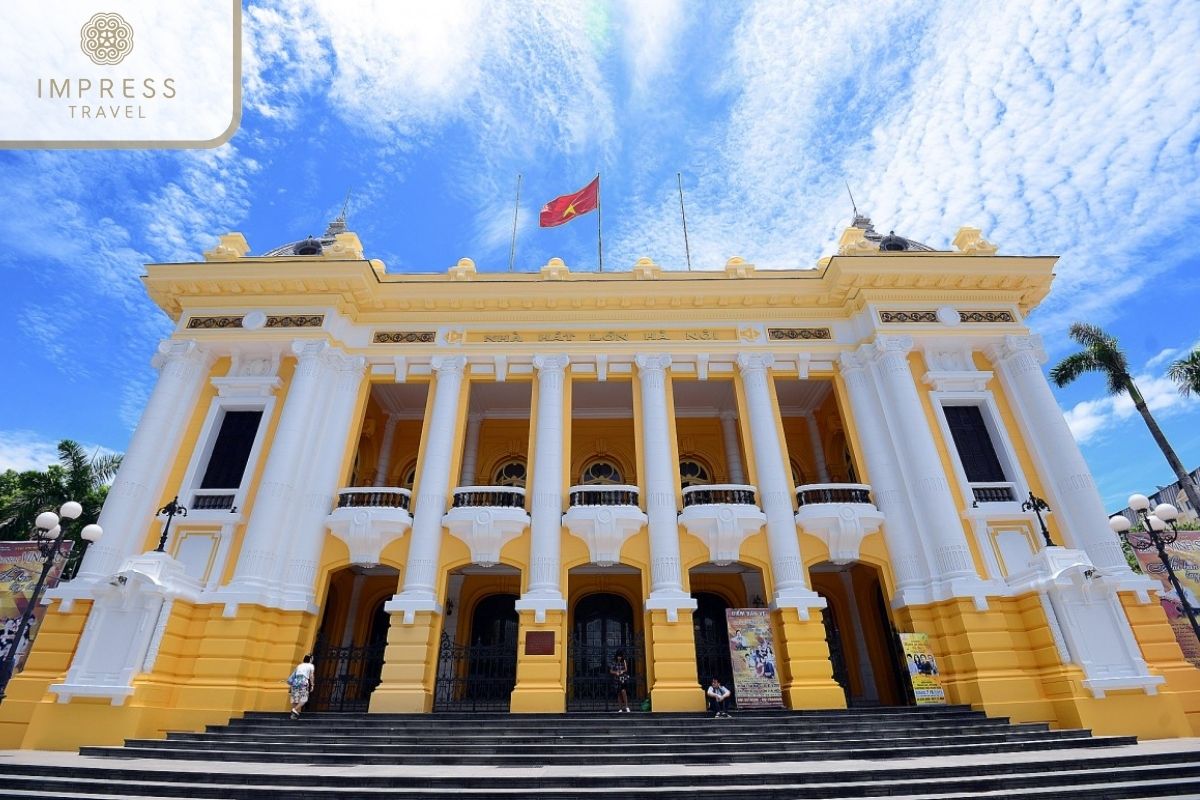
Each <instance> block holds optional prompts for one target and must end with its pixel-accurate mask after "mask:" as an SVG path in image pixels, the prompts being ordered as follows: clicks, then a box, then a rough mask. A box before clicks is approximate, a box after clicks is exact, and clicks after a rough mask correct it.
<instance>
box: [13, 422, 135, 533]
mask: <svg viewBox="0 0 1200 800" xmlns="http://www.w3.org/2000/svg"><path fill="white" fill-rule="evenodd" d="M120 465H121V456H120V455H115V454H103V455H102V454H99V453H94V454H92V455H88V453H87V452H86V451H85V450H84V449H83V447H81V446H80V445H79V443H78V442H73V441H71V440H70V439H64V440H62V441H61V442H59V443H58V463H57V464H51V465H50V466H49V467H48V468H47V469H44V470H29V471H27V472H16V471H14V470H8V471H6V472H4V473H3V474H2V475H0V540H10V541H11V540H14V539H26V538H28V537H29V534H30V532H32V531H33V527H34V520H35V519H37V515H38V514H40V513H41V512H43V511H57V510H58V508H59V506H61V505H62V504H63V503H65V502H67V501H68V500H76V501H78V502H79V503H80V504H81V505H82V506H83V514H82V515H80V517H79V520H78V521H77V522H76V523H75V524H73V525H72V526H71V528H70V531H69V533H70V538H72V539H78V536H79V531H80V530H81V529H82V528H83V526H84V525H87V524H90V523H92V522H95V521H96V520H97V519H98V518H99V516H100V507H101V506H103V505H104V498H105V497H106V496H107V495H108V484H109V482H110V481H111V480H112V479H113V476H114V475H116V474H117V467H119V466H120Z"/></svg>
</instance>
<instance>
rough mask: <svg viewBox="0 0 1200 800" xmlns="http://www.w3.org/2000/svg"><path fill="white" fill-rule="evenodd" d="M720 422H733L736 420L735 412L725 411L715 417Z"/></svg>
mask: <svg viewBox="0 0 1200 800" xmlns="http://www.w3.org/2000/svg"><path fill="white" fill-rule="evenodd" d="M717 416H718V417H719V418H720V419H721V420H722V421H727V422H734V421H736V420H737V412H736V411H733V410H732V409H728V408H727V409H725V410H724V411H722V412H721V413H720V414H718V415H717Z"/></svg>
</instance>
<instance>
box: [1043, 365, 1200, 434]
mask: <svg viewBox="0 0 1200 800" xmlns="http://www.w3.org/2000/svg"><path fill="white" fill-rule="evenodd" d="M1133 380H1134V383H1136V384H1137V387H1138V389H1139V390H1140V391H1141V393H1142V397H1143V398H1144V399H1145V401H1146V407H1147V408H1149V409H1150V411H1151V413H1153V414H1154V415H1155V417H1156V418H1158V417H1166V416H1171V415H1173V414H1178V413H1180V412H1183V411H1190V410H1194V409H1195V408H1196V406H1197V404H1198V403H1200V398H1197V397H1194V396H1193V397H1184V396H1183V395H1181V394H1180V393H1179V390H1178V389H1177V388H1176V386H1175V383H1174V382H1173V381H1171V380H1170V379H1169V378H1166V377H1156V376H1153V375H1149V374H1146V375H1138V376H1136V377H1134V379H1133ZM1063 416H1065V417H1066V419H1067V424H1068V425H1070V426H1071V433H1072V434H1074V436H1075V441H1077V442H1079V443H1080V444H1085V443H1087V442H1089V441H1092V440H1095V439H1097V438H1098V437H1099V438H1103V435H1104V434H1106V433H1110V432H1112V431H1113V430H1114V428H1115V427H1116V426H1118V425H1123V424H1124V423H1126V422H1128V421H1129V420H1131V419H1133V418H1135V417H1136V418H1137V420H1138V423H1139V424H1141V415H1140V414H1139V413H1138V411H1137V408H1136V407H1135V406H1134V404H1133V400H1131V399H1130V398H1129V395H1127V394H1124V393H1122V394H1119V395H1109V396H1106V397H1101V398H1099V399H1096V400H1084V401H1082V402H1080V403H1076V404H1075V405H1074V406H1072V407H1071V408H1070V410H1068V411H1066V412H1065V413H1064V415H1063Z"/></svg>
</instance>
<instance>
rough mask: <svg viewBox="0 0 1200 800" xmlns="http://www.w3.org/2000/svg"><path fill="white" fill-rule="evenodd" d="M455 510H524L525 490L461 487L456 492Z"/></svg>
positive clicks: (498, 487) (506, 487) (514, 487)
mask: <svg viewBox="0 0 1200 800" xmlns="http://www.w3.org/2000/svg"><path fill="white" fill-rule="evenodd" d="M451 505H452V507H453V508H524V507H525V490H524V489H522V488H521V487H520V486H459V487H458V488H457V489H455V490H454V500H453V502H452V504H451Z"/></svg>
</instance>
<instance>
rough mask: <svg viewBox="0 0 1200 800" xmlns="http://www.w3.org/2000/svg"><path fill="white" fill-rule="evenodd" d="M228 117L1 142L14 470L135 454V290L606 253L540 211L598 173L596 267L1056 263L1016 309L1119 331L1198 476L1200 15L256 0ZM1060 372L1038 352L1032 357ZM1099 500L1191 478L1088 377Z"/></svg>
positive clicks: (582, 265)
mask: <svg viewBox="0 0 1200 800" xmlns="http://www.w3.org/2000/svg"><path fill="white" fill-rule="evenodd" d="M243 13H244V20H243V23H244V24H243V28H244V30H243V45H244V53H245V55H244V63H243V84H244V112H243V117H242V125H241V128H240V130H239V131H238V132H237V134H236V135H235V136H234V137H233V139H232V140H231V141H230V142H229V143H228V144H227V145H224V146H222V147H220V148H217V149H213V150H192V151H180V152H167V151H124V152H122V151H79V152H68V151H57V152H50V151H22V152H16V151H7V152H0V186H2V187H3V191H2V192H0V239H2V241H3V245H0V280H2V281H3V284H2V285H3V289H4V291H2V292H0V348H2V350H0V352H3V355H4V361H5V365H6V367H7V369H6V370H5V373H6V375H7V376H8V377H7V378H6V381H5V384H6V385H5V389H6V391H4V392H3V393H2V394H0V469H3V468H8V467H11V468H16V469H27V468H35V467H41V466H43V465H45V464H46V463H48V462H49V461H50V460H52V459H53V457H54V443H55V442H57V441H58V440H59V439H62V438H73V439H76V440H78V441H80V442H83V443H85V444H86V445H87V446H89V447H95V448H103V449H108V450H114V451H121V450H123V449H124V447H125V445H126V444H127V443H128V440H129V437H130V434H131V433H132V430H133V426H134V425H135V424H136V422H137V419H138V416H139V414H140V411H141V409H142V407H143V405H144V403H145V401H146V398H147V396H148V394H149V391H150V388H151V387H152V386H153V381H154V379H155V372H154V370H153V369H152V368H151V367H150V363H149V362H150V358H151V356H152V354H153V352H154V348H155V346H156V344H157V342H158V341H159V340H160V339H161V338H163V337H165V336H167V335H169V333H170V332H171V328H172V326H171V323H170V321H169V320H168V319H167V318H166V317H165V316H164V315H163V314H162V313H161V312H160V311H159V310H158V309H157V308H156V307H155V306H154V305H153V304H152V303H151V302H150V301H149V300H148V299H147V297H146V295H145V292H144V291H143V288H142V285H141V283H140V281H139V275H141V274H142V272H143V265H144V264H145V263H148V262H155V261H172V260H197V259H199V258H200V257H201V253H202V252H203V251H204V250H206V249H209V248H211V247H212V246H214V245H215V244H216V240H217V237H218V236H219V235H220V234H222V233H225V232H227V231H234V230H236V231H241V232H243V233H244V234H245V235H246V237H247V239H248V240H249V242H250V245H251V252H252V253H255V254H258V253H263V252H265V251H267V250H269V249H271V248H273V247H276V246H278V245H280V244H283V243H285V242H289V241H293V240H295V239H298V238H301V237H303V236H305V235H307V234H319V233H321V232H322V231H323V230H324V228H325V225H326V224H327V222H328V221H329V220H330V219H331V218H333V217H334V216H335V215H336V214H337V213H338V211H339V210H340V209H341V207H342V205H343V203H344V202H346V198H347V196H349V202H348V214H349V221H350V227H351V228H352V229H353V230H355V231H356V232H357V233H358V234H359V236H360V237H361V239H362V241H363V243H364V245H365V248H366V250H367V254H368V255H369V256H371V257H377V258H381V259H382V260H383V261H384V262H385V263H386V264H387V269H388V271H390V272H404V271H421V272H431V271H442V270H445V269H446V268H447V267H449V266H450V265H452V264H454V263H456V262H457V261H458V259H459V258H461V257H464V256H468V257H470V258H472V259H474V260H475V262H476V263H477V265H478V267H479V269H481V270H485V271H486V270H495V271H500V270H504V269H506V268H507V264H508V254H509V243H510V237H511V235H512V218H513V202H514V193H515V189H516V178H517V175H518V174H521V175H522V176H523V177H522V187H521V202H520V215H519V219H520V223H519V229H518V236H517V252H516V266H517V269H518V270H536V269H537V268H539V267H540V266H541V265H542V264H545V263H546V261H547V260H548V259H549V258H550V257H551V256H559V257H561V258H563V259H564V260H565V261H566V262H567V264H568V265H570V266H571V267H572V268H573V269H576V270H587V269H595V268H596V266H597V262H596V259H597V253H596V237H595V234H596V231H595V227H594V223H593V219H594V217H589V218H588V219H587V220H581V221H580V222H577V223H573V224H569V225H565V226H563V227H560V228H555V229H548V230H541V229H539V228H538V227H537V212H538V209H539V208H540V207H541V205H542V204H543V203H545V202H546V201H547V200H549V199H550V198H551V197H554V196H556V195H559V194H564V193H566V192H569V191H573V190H575V189H578V188H580V187H582V186H583V185H584V184H586V183H587V182H588V181H589V180H590V179H591V178H592V177H593V176H594V175H595V174H596V173H597V172H599V173H601V175H602V181H601V185H602V194H601V197H602V213H603V239H604V261H605V267H606V269H628V268H630V267H631V266H632V264H633V263H634V262H635V261H636V260H637V258H639V257H641V256H648V257H650V258H652V259H653V260H654V261H656V262H658V263H660V264H662V265H663V266H664V267H665V268H667V269H683V268H685V266H686V265H685V257H684V248H683V238H682V234H681V230H680V224H679V205H678V204H679V198H678V194H677V190H676V173H680V174H681V176H682V183H683V189H684V192H685V194H686V198H687V220H688V232H689V235H690V245H691V254H692V262H693V266H694V268H696V269H721V268H722V267H723V265H724V263H725V262H726V261H727V260H728V259H729V258H730V257H731V256H734V255H738V256H742V257H743V258H745V259H746V260H747V261H749V262H751V263H753V264H755V265H757V267H758V268H760V269H767V268H807V267H815V265H816V261H817V259H818V258H819V257H820V256H822V255H827V254H830V253H832V252H833V251H834V250H835V246H836V241H837V238H838V236H839V235H840V232H841V230H842V229H843V228H845V227H846V226H847V225H848V224H849V221H850V216H851V208H850V202H849V199H848V198H847V194H846V185H847V184H849V186H850V187H851V189H852V190H853V192H854V198H855V200H856V202H857V205H858V208H859V210H860V211H862V212H864V213H866V214H869V215H870V216H871V218H872V219H873V220H874V223H875V225H876V228H877V229H879V230H880V231H881V232H886V231H887V230H893V229H894V230H895V231H896V232H898V233H900V234H902V235H905V236H907V237H909V238H912V239H916V240H918V241H922V242H926V243H928V244H930V245H933V246H935V247H941V248H948V247H949V242H950V240H951V239H952V238H953V236H954V233H955V231H956V230H957V229H958V228H959V227H960V226H963V225H974V226H977V227H980V228H982V229H983V231H984V235H985V236H986V238H988V239H989V240H990V241H992V242H994V243H995V244H997V245H998V246H999V247H1000V252H1001V254H1038V255H1042V254H1055V255H1061V260H1060V261H1059V262H1058V268H1057V278H1056V280H1055V283H1054V288H1053V291H1052V292H1051V294H1050V296H1049V298H1048V299H1047V300H1046V301H1045V303H1043V305H1042V306H1041V308H1039V309H1038V311H1037V312H1036V313H1035V314H1034V315H1033V316H1032V317H1031V318H1030V320H1029V322H1030V324H1031V326H1032V327H1033V328H1034V329H1035V330H1036V331H1037V332H1038V333H1040V334H1041V335H1042V336H1043V337H1044V339H1045V345H1046V349H1047V352H1048V353H1049V355H1050V358H1051V363H1053V362H1054V361H1055V360H1057V359H1059V358H1061V357H1063V356H1064V355H1067V354H1068V353H1070V352H1071V351H1072V349H1073V344H1072V343H1071V342H1070V340H1069V339H1068V338H1067V328H1068V326H1069V325H1070V323H1072V322H1074V321H1078V320H1082V321H1087V322H1091V323H1094V324H1099V325H1102V326H1104V327H1105V328H1106V329H1107V330H1109V331H1110V332H1111V333H1113V334H1114V335H1115V336H1117V337H1118V338H1119V340H1120V342H1121V344H1122V346H1123V347H1124V349H1125V351H1126V353H1127V354H1128V357H1129V360H1130V364H1131V367H1132V368H1133V369H1134V372H1135V373H1136V377H1137V380H1138V383H1139V386H1140V387H1141V389H1142V391H1143V393H1144V394H1145V395H1146V396H1147V399H1148V400H1149V403H1150V407H1151V408H1152V409H1153V411H1154V412H1155V413H1156V415H1157V417H1158V419H1159V421H1160V424H1161V425H1162V427H1163V429H1164V430H1165V432H1166V433H1167V435H1168V437H1169V438H1170V439H1171V440H1172V442H1173V443H1174V445H1175V447H1176V450H1177V451H1178V453H1179V455H1180V458H1181V459H1182V460H1183V462H1184V464H1185V465H1186V466H1187V467H1189V468H1191V467H1195V466H1197V465H1200V426H1198V425H1197V422H1198V421H1200V408H1198V405H1197V404H1198V403H1200V399H1197V398H1190V399H1189V398H1184V397H1182V396H1180V395H1179V393H1178V392H1176V391H1175V388H1174V386H1173V385H1172V384H1171V383H1170V382H1168V381H1167V380H1166V379H1165V378H1164V370H1165V368H1166V366H1167V365H1168V364H1169V363H1170V361H1171V360H1172V359H1173V358H1177V357H1179V356H1180V355H1183V354H1186V353H1187V352H1188V351H1189V350H1190V349H1191V348H1192V347H1193V346H1194V345H1195V344H1197V342H1198V341H1200V321H1198V319H1197V315H1196V314H1195V312H1194V311H1193V309H1194V308H1195V306H1196V303H1197V301H1198V300H1200V279H1198V277H1197V274H1196V270H1197V267H1200V248H1197V247H1196V240H1197V235H1196V230H1197V227H1198V223H1200V59H1198V58H1196V54H1195V50H1196V43H1197V42H1200V4H1197V3H1195V2H1193V0H1146V2H1122V1H1119V0H1111V1H1106V0H1086V2H1070V1H1069V0H1031V1H1030V2H1022V3H1013V2H999V1H997V2H968V1H966V0H957V1H955V2H946V3H936V2H930V0H919V1H917V2H871V3H857V4H850V3H844V2H842V3H838V2H779V0H772V1H771V2H751V1H747V2H739V3H728V2H712V3H701V2H687V3H685V2H682V0H606V1H601V0H592V1H591V2H588V1H586V0H585V1H584V2H575V3H571V2H563V0H553V1H552V2H549V1H547V2H543V1H542V0H523V2H520V3H517V2H498V1H497V0H492V1H491V2H483V1H482V0H480V1H479V2H471V1H469V0H468V1H465V2H455V1H454V0H442V2H438V3H395V2H387V0H381V1H380V2H367V1H366V0H337V2H333V0H280V1H279V2H261V1H255V0H252V1H251V2H246V3H244V4H243ZM1047 367H1049V364H1048V365H1047ZM1056 395H1057V397H1058V400H1059V403H1060V405H1061V406H1062V408H1063V411H1064V413H1065V414H1066V416H1067V419H1068V421H1069V422H1070V423H1071V426H1072V430H1073V431H1074V432H1075V435H1076V438H1077V439H1078V441H1079V442H1080V444H1081V446H1082V448H1083V452H1084V454H1085V456H1086V457H1087V459H1088V462H1089V463H1090V465H1091V467H1092V469H1093V471H1094V473H1095V475H1096V479H1097V483H1098V485H1099V487H1100V490H1101V495H1102V496H1103V497H1104V500H1105V503H1106V505H1107V506H1108V507H1109V509H1110V510H1116V509H1118V508H1120V507H1121V506H1123V505H1124V498H1125V497H1127V496H1128V494H1130V493H1131V492H1133V491H1143V492H1149V491H1152V490H1153V489H1154V488H1155V486H1156V485H1159V484H1164V483H1168V482H1170V481H1171V480H1173V476H1172V475H1171V472H1170V469H1169V467H1168V466H1167V464H1166V462H1165V460H1164V459H1163V458H1162V456H1161V455H1160V454H1159V452H1158V451H1157V449H1156V448H1155V446H1154V444H1153V442H1152V440H1151V439H1150V436H1149V434H1148V432H1147V431H1146V429H1145V427H1144V425H1143V424H1142V422H1141V420H1140V418H1139V417H1138V415H1137V414H1136V412H1135V411H1134V409H1133V408H1132V405H1131V404H1129V403H1128V401H1127V400H1126V399H1123V398H1113V397H1108V396H1106V395H1105V391H1104V382H1103V380H1102V379H1101V378H1100V377H1098V376H1085V377H1084V378H1082V379H1080V380H1079V381H1077V382H1076V383H1075V384H1074V385H1072V386H1070V387H1068V388H1066V389H1063V390H1056Z"/></svg>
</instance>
